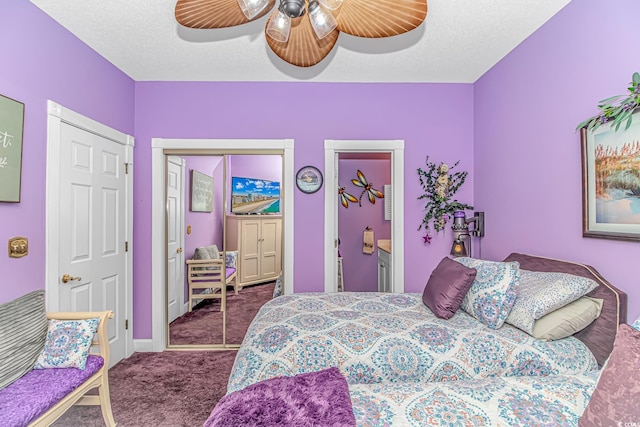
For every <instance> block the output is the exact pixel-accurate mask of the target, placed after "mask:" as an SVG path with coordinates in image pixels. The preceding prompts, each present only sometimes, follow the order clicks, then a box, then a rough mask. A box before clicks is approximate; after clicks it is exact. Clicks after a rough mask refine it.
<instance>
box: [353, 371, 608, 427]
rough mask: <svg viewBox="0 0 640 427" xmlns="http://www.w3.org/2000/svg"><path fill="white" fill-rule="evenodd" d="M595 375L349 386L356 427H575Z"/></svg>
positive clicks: (585, 404) (590, 373)
mask: <svg viewBox="0 0 640 427" xmlns="http://www.w3.org/2000/svg"><path fill="white" fill-rule="evenodd" d="M597 376H598V371H592V372H589V373H587V374H581V375H571V376H569V375H550V376H546V377H540V376H537V377H535V376H533V377H499V378H481V379H474V380H463V381H450V382H442V383H416V382H405V383H378V384H353V385H350V386H349V393H350V396H351V404H352V407H353V413H354V415H355V417H356V424H357V425H358V426H359V427H387V426H403V427H404V426H407V427H408V426H415V427H418V426H420V427H422V426H469V427H470V426H483V427H498V426H500V427H512V426H522V427H525V426H541V427H542V426H547V427H569V426H577V425H578V420H579V418H580V416H581V415H582V413H583V412H584V409H585V408H586V406H587V403H588V402H589V397H590V396H591V394H592V393H593V390H594V388H595V386H596V381H597Z"/></svg>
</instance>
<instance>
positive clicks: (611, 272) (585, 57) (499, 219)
mask: <svg viewBox="0 0 640 427" xmlns="http://www.w3.org/2000/svg"><path fill="white" fill-rule="evenodd" d="M638 12H640V3H639V2H638V1H637V0H619V1H617V2H615V6H614V5H613V4H611V3H609V2H602V1H598V0H574V1H573V2H571V3H570V4H569V5H568V6H566V7H565V8H564V9H563V10H562V11H561V12H560V13H558V14H557V15H556V16H555V17H554V18H553V19H551V21H549V22H548V23H547V24H546V25H544V26H543V27H542V28H541V29H540V30H538V31H537V32H536V33H534V34H533V35H532V36H530V37H529V38H528V39H527V40H525V41H524V42H523V43H522V44H521V45H520V46H519V47H518V48H517V49H516V50H514V51H513V52H512V53H511V54H509V55H508V56H507V57H506V58H504V59H503V60H502V61H501V62H500V63H499V64H498V65H496V66H495V67H494V68H493V69H491V70H490V71H489V72H488V73H486V74H485V75H484V76H483V77H482V78H481V79H480V80H479V81H478V82H477V83H476V84H475V87H474V92H475V101H474V114H475V137H474V138H475V143H474V144H475V146H474V151H475V176H474V178H475V183H474V184H475V203H476V207H477V208H478V209H480V210H484V211H485V212H486V215H487V229H486V237H485V238H484V239H483V240H482V249H483V256H484V257H486V258H489V259H501V258H503V257H504V256H506V255H508V254H509V253H510V252H512V251H519V252H525V253H532V254H538V255H544V256H549V257H554V258H561V259H569V260H574V261H578V262H583V263H587V264H590V265H592V266H593V267H595V268H596V269H597V270H598V271H599V272H600V273H602V275H603V276H604V277H605V278H607V279H608V280H609V281H611V283H612V284H614V285H615V286H617V287H619V288H620V289H622V290H623V291H625V292H627V294H628V295H629V312H628V313H629V316H628V320H629V321H632V320H633V319H635V318H636V317H637V316H638V315H640V287H639V286H638V284H637V282H638V279H637V278H638V276H639V275H640V264H639V263H638V259H639V258H640V244H638V243H636V242H621V241H614V240H601V239H592V238H583V237H582V222H581V218H582V204H581V203H582V201H581V200H582V199H581V166H580V135H579V133H578V132H576V131H575V127H576V125H577V124H578V123H579V122H581V121H582V120H584V119H586V118H588V117H590V116H592V115H594V114H595V113H596V112H597V109H596V106H597V103H598V101H599V100H601V99H605V98H608V97H610V96H613V95H617V94H622V93H625V92H626V87H627V83H628V82H629V81H630V80H631V74H632V73H633V72H634V71H640V70H639V69H638V55H637V53H636V51H635V50H634V46H636V45H637V42H640V33H639V32H638V30H637V17H638Z"/></svg>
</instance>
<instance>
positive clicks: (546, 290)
mask: <svg viewBox="0 0 640 427" xmlns="http://www.w3.org/2000/svg"><path fill="white" fill-rule="evenodd" d="M597 286H598V284H597V283H596V282H594V281H593V280H591V279H587V278H586V277H580V276H574V275H573V274H567V273H555V272H541V271H528V270H520V286H519V287H518V297H517V298H516V302H515V304H514V305H513V308H512V309H511V312H510V313H509V316H508V317H507V320H506V322H507V323H509V324H511V325H513V326H515V327H516V328H518V329H521V330H523V331H525V332H526V333H528V334H530V335H532V334H533V324H534V322H535V321H536V320H538V319H540V318H541V317H542V316H544V315H545V314H548V313H551V312H552V311H555V310H557V309H559V308H561V307H564V306H565V305H567V304H569V303H570V302H573V301H575V300H577V299H578V298H580V297H581V296H584V295H586V294H588V293H589V292H591V291H592V290H594V289H595V288H596V287H597Z"/></svg>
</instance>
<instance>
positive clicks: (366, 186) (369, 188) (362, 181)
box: [351, 169, 384, 206]
mask: <svg viewBox="0 0 640 427" xmlns="http://www.w3.org/2000/svg"><path fill="white" fill-rule="evenodd" d="M357 175H358V178H357V179H352V180H351V182H352V183H353V185H355V186H356V187H362V188H363V190H362V193H360V198H359V199H358V203H359V204H360V206H362V196H364V195H365V193H366V194H367V197H368V198H369V201H370V202H371V203H373V204H374V205H375V204H376V197H377V198H379V199H383V198H384V194H383V193H382V191H379V190H376V189H375V188H373V183H370V182H368V181H367V178H365V176H364V174H363V173H362V172H361V171H360V169H358V172H357Z"/></svg>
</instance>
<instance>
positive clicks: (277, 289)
mask: <svg viewBox="0 0 640 427" xmlns="http://www.w3.org/2000/svg"><path fill="white" fill-rule="evenodd" d="M280 295H282V271H281V272H280V274H278V278H277V279H276V286H275V287H274V288H273V298H276V297H279V296H280Z"/></svg>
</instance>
